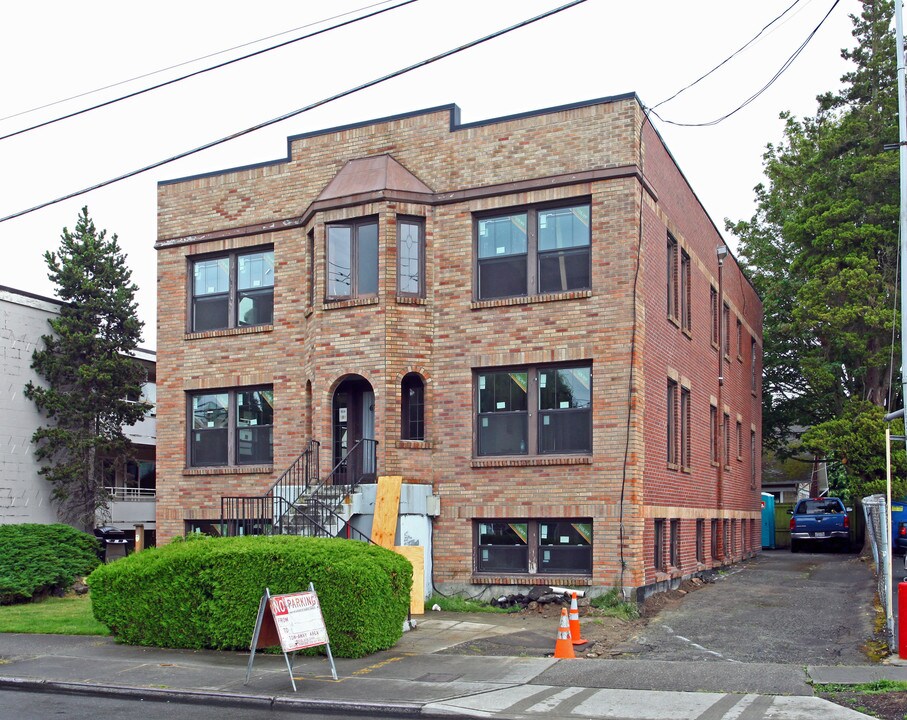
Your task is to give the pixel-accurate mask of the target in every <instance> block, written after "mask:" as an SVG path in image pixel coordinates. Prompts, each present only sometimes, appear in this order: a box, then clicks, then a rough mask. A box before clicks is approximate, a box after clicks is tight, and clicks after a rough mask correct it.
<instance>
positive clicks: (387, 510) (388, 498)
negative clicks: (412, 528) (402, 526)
mask: <svg viewBox="0 0 907 720" xmlns="http://www.w3.org/2000/svg"><path fill="white" fill-rule="evenodd" d="M402 485H403V478H402V477H401V476H400V475H385V476H383V477H379V478H378V492H377V495H376V497H375V516H374V519H373V520H372V542H374V543H375V544H376V545H380V546H381V547H385V548H393V547H394V540H395V539H396V536H397V516H398V515H399V514H400V487H401V486H402Z"/></svg>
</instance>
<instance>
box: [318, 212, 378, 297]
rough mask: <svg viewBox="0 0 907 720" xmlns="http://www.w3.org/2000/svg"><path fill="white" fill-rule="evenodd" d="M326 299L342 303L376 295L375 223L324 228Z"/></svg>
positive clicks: (368, 221)
mask: <svg viewBox="0 0 907 720" xmlns="http://www.w3.org/2000/svg"><path fill="white" fill-rule="evenodd" d="M326 255H327V273H326V277H327V297H328V299H329V300H342V299H346V298H356V297H363V296H369V295H377V294H378V222H377V221H376V220H374V219H370V220H358V221H355V222H349V223H338V224H333V225H328V227H327V253H326Z"/></svg>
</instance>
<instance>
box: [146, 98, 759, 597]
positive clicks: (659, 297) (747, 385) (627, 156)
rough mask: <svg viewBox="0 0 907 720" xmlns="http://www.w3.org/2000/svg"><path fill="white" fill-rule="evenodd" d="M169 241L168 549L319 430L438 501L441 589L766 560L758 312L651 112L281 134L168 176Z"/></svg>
mask: <svg viewBox="0 0 907 720" xmlns="http://www.w3.org/2000/svg"><path fill="white" fill-rule="evenodd" d="M156 247H157V249H158V287H159V297H158V312H159V317H158V343H159V347H158V420H159V422H158V445H159V452H158V466H157V469H158V481H157V493H158V503H157V527H158V534H159V540H161V541H165V540H166V539H167V538H170V537H173V536H177V535H182V534H184V533H185V532H187V531H191V530H194V529H197V528H204V527H210V526H212V525H215V524H216V523H217V522H218V520H219V518H220V516H221V502H220V499H221V497H222V496H236V495H256V494H258V495H261V494H263V493H265V492H266V491H267V490H268V488H269V487H270V486H271V485H272V484H273V483H274V481H275V479H276V478H277V477H278V476H280V474H281V473H282V472H283V471H284V470H285V469H286V468H288V467H289V466H290V465H291V464H292V463H293V462H294V460H296V458H297V457H299V456H300V453H302V452H303V451H304V450H305V449H306V447H307V443H308V442H309V441H310V440H317V441H319V442H320V444H321V458H320V465H321V466H320V475H321V476H325V475H326V474H327V473H328V472H330V470H331V468H333V467H334V466H335V465H336V464H337V463H339V462H341V461H342V460H343V458H344V456H345V453H347V452H350V451H351V449H353V448H358V449H359V451H361V458H360V460H359V461H358V463H352V460H350V461H349V462H350V465H349V467H353V465H355V466H356V467H357V468H358V472H360V474H365V475H370V476H372V477H373V476H374V475H402V476H403V477H404V480H405V482H406V483H420V484H425V485H429V486H430V487H431V491H432V493H433V494H434V495H435V496H436V497H437V498H439V504H440V511H439V513H438V515H437V516H436V517H434V519H433V520H432V541H431V548H430V554H431V558H432V560H433V564H432V567H431V574H432V580H433V582H434V584H435V585H436V586H437V587H438V588H440V589H446V590H458V589H464V588H467V587H469V589H470V590H471V592H475V590H476V589H478V587H479V586H482V585H485V586H492V587H501V586H515V585H528V584H539V583H547V584H557V585H588V586H592V587H594V588H607V587H612V586H615V585H622V586H623V587H625V588H649V589H651V588H652V587H663V586H664V585H665V584H666V583H670V582H673V581H676V580H677V579H678V578H680V577H682V576H688V575H690V574H691V573H694V572H696V571H698V570H702V569H705V568H709V567H713V566H716V565H721V564H725V563H728V562H733V561H735V560H738V559H740V558H742V557H745V556H747V555H749V554H752V553H754V552H756V551H757V550H758V549H759V546H760V540H759V538H760V531H759V518H760V512H759V508H760V488H759V482H758V478H759V477H760V456H761V435H760V426H761V415H760V412H761V411H760V407H761V383H760V358H761V347H762V336H761V333H762V305H761V302H760V299H759V297H758V296H757V294H756V293H755V291H754V290H753V288H752V287H751V285H750V284H749V283H748V282H747V280H746V279H745V278H744V277H743V275H742V274H741V272H740V269H739V267H738V266H737V263H736V261H735V260H734V258H733V257H732V256H730V255H727V256H726V257H725V258H723V259H722V261H720V260H719V254H720V253H719V252H718V248H719V247H722V248H723V241H722V238H721V236H720V234H719V232H718V231H717V229H716V228H715V225H714V223H713V222H712V221H711V220H710V218H709V217H708V216H707V214H706V213H705V211H704V209H703V208H702V206H701V204H700V203H699V201H698V199H697V198H696V196H695V194H694V193H693V191H692V189H691V188H690V187H689V185H688V184H687V182H686V179H685V178H684V176H683V175H682V173H681V172H680V170H679V169H678V167H677V165H676V163H675V162H674V159H673V158H672V157H671V155H670V154H669V152H668V150H667V149H666V148H665V146H664V144H663V143H662V140H661V138H660V137H659V135H658V134H657V133H656V131H655V130H654V129H653V128H652V126H651V125H650V124H649V123H647V122H645V121H644V116H643V114H642V110H641V108H640V104H639V102H638V100H637V98H636V97H635V95H632V94H631V95H625V96H619V97H613V98H606V99H600V100H593V101H590V102H584V103H578V104H575V105H569V106H563V107H556V108H549V109H545V110H538V111H534V112H529V113H524V114H521V115H515V116H511V117H504V118H496V119H492V120H486V121H481V122H475V123H460V121H459V115H458V109H457V108H456V107H455V106H444V107H438V108H431V109H428V110H421V111H417V112H411V113H407V114H404V115H399V116H395V117H389V118H383V119H380V120H372V121H368V122H361V123H357V124H353V125H348V126H344V127H339V128H332V129H330V130H323V131H318V132H312V133H307V134H305V135H299V136H296V137H291V138H290V139H289V141H288V157H287V158H285V159H281V160H277V161H273V162H264V163H260V164H256V165H253V166H249V167H241V168H234V169H230V170H225V171H219V172H213V173H209V174H205V175H200V176H195V177H189V178H182V179H179V180H173V181H167V182H162V183H161V184H160V185H159V190H158V242H157V245H156ZM722 345H723V348H722V347H720V346H722ZM359 441H362V442H359ZM372 441H377V442H372ZM357 443H358V444H357ZM344 468H346V466H344Z"/></svg>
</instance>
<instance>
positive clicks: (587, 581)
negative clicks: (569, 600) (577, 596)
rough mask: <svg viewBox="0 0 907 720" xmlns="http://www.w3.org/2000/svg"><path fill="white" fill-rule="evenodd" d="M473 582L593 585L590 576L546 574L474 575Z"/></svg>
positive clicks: (483, 583)
mask: <svg viewBox="0 0 907 720" xmlns="http://www.w3.org/2000/svg"><path fill="white" fill-rule="evenodd" d="M470 580H471V582H472V583H473V584H475V585H567V586H569V585H592V577H591V576H589V575H558V574H557V573H545V574H537V575H536V574H533V575H530V574H529V573H525V574H512V575H488V574H482V575H480V574H476V573H473V576H472V578H471V579H470Z"/></svg>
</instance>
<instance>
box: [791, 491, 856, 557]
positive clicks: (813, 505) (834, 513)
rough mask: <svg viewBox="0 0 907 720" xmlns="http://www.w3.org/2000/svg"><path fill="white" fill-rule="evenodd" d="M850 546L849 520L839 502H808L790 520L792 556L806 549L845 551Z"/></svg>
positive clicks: (820, 499) (798, 508) (827, 500)
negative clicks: (837, 549)
mask: <svg viewBox="0 0 907 720" xmlns="http://www.w3.org/2000/svg"><path fill="white" fill-rule="evenodd" d="M849 543H850V519H849V518H848V517H847V508H845V507H844V503H842V502H841V500H840V499H839V498H835V497H823V498H808V499H806V500H800V501H799V502H798V503H797V504H796V505H795V506H794V509H793V510H792V511H791V519H790V550H791V552H797V551H798V550H801V549H802V548H804V547H806V546H807V545H809V546H811V547H817V546H822V545H835V546H838V547H841V548H846V547H847V545H848V544H849Z"/></svg>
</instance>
